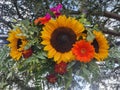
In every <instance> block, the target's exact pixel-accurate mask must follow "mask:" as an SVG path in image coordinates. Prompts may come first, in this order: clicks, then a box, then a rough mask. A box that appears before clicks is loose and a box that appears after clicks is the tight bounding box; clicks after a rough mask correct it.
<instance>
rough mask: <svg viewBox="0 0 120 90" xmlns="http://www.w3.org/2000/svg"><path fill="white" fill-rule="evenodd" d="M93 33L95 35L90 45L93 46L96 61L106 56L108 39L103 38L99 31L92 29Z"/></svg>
mask: <svg viewBox="0 0 120 90" xmlns="http://www.w3.org/2000/svg"><path fill="white" fill-rule="evenodd" d="M93 34H94V35H95V39H94V40H93V42H92V45H93V46H94V48H95V56H94V57H95V58H96V59H97V60H98V61H102V60H104V59H105V58H107V57H108V49H109V45H108V41H107V39H106V38H105V36H104V35H103V34H102V33H101V32H100V31H99V32H98V31H93Z"/></svg>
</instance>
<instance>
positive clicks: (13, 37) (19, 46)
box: [7, 28, 27, 60]
mask: <svg viewBox="0 0 120 90" xmlns="http://www.w3.org/2000/svg"><path fill="white" fill-rule="evenodd" d="M20 34H22V33H21V30H20V29H19V28H18V29H16V30H10V32H9V35H8V38H7V40H8V41H9V42H10V43H9V44H8V46H9V47H10V56H11V57H12V58H13V59H14V60H19V59H20V57H21V56H22V51H23V50H24V47H25V45H26V43H27V41H26V39H25V37H24V36H21V35H20Z"/></svg>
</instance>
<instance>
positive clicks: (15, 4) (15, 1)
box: [13, 0, 24, 19]
mask: <svg viewBox="0 0 120 90" xmlns="http://www.w3.org/2000/svg"><path fill="white" fill-rule="evenodd" d="M13 4H14V6H15V9H16V12H17V15H18V17H19V18H21V19H24V18H23V17H22V15H21V14H20V12H19V9H18V5H17V0H14V1H13Z"/></svg>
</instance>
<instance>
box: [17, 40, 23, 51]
mask: <svg viewBox="0 0 120 90" xmlns="http://www.w3.org/2000/svg"><path fill="white" fill-rule="evenodd" d="M21 44H22V40H21V39H18V41H17V49H19V48H20V45H21Z"/></svg>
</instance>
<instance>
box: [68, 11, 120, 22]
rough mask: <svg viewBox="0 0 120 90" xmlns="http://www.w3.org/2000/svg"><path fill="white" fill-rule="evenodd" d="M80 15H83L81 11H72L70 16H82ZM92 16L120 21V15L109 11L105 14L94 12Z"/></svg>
mask: <svg viewBox="0 0 120 90" xmlns="http://www.w3.org/2000/svg"><path fill="white" fill-rule="evenodd" d="M80 13H81V12H80V11H71V12H70V14H80ZM91 14H92V15H99V16H105V17H108V18H113V19H116V20H119V21H120V15H118V14H116V13H112V12H108V11H105V12H92V13H91Z"/></svg>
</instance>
